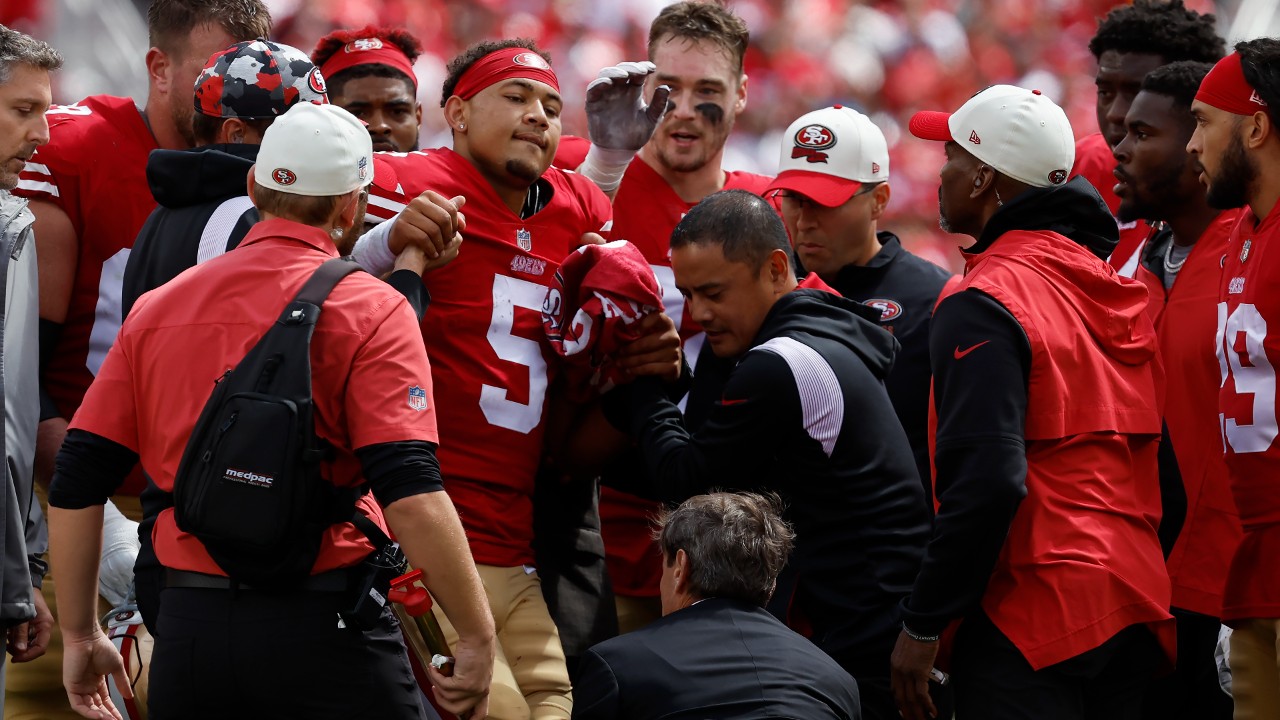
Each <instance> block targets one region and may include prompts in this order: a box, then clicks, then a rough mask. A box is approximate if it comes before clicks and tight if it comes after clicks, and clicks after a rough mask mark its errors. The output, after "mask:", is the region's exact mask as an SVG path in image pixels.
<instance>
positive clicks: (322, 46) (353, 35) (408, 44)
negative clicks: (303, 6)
mask: <svg viewBox="0 0 1280 720" xmlns="http://www.w3.org/2000/svg"><path fill="white" fill-rule="evenodd" d="M365 38H378V39H379V40H382V41H383V42H388V43H391V44H392V45H394V46H396V47H397V48H399V49H400V52H402V53H404V54H405V56H406V57H408V58H409V64H410V65H412V64H413V61H415V60H417V59H418V56H419V55H421V54H422V43H421V42H419V41H418V38H416V37H414V36H413V35H412V34H411V33H410V32H409V31H408V30H405V29H404V28H384V27H377V26H374V25H366V26H365V27H364V28H363V29H360V30H335V31H333V32H331V33H329V34H328V35H325V36H324V37H322V38H320V42H318V43H316V49H315V50H312V51H311V62H313V63H315V65H316V67H320V66H321V65H324V64H325V63H326V62H328V61H329V58H331V57H333V56H334V55H335V54H337V52H338V51H339V50H341V49H342V48H343V46H345V45H346V44H347V43H350V42H355V41H356V40H361V39H365ZM367 77H383V78H393V79H396V80H406V81H408V83H409V84H410V85H411V86H413V87H415V88H416V87H417V86H418V79H417V78H411V77H408V76H407V75H405V74H404V73H403V72H401V71H399V70H397V69H395V68H393V67H391V66H389V65H376V64H371V65H356V66H355V67H349V68H347V69H346V70H342V71H341V72H337V73H334V75H333V77H328V76H326V77H325V79H324V80H325V83H326V84H327V85H328V86H329V92H331V93H333V94H335V95H341V94H342V90H341V88H342V86H343V85H345V84H346V83H347V82H348V81H351V80H359V79H360V78H367Z"/></svg>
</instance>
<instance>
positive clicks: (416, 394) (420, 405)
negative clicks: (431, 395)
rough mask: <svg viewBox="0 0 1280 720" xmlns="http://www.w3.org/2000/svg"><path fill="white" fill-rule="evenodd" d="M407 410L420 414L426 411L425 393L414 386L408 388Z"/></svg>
mask: <svg viewBox="0 0 1280 720" xmlns="http://www.w3.org/2000/svg"><path fill="white" fill-rule="evenodd" d="M409 409H410V410H416V411H418V412H422V411H423V410H426V409H427V391H426V390H423V389H422V388H420V387H418V386H417V385H414V386H413V387H411V388H409Z"/></svg>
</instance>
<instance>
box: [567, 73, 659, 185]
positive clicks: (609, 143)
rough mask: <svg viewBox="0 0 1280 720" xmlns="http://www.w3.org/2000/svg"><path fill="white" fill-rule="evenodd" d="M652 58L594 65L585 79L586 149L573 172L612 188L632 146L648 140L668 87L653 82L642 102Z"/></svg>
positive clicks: (631, 154)
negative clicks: (592, 72) (601, 66)
mask: <svg viewBox="0 0 1280 720" xmlns="http://www.w3.org/2000/svg"><path fill="white" fill-rule="evenodd" d="M655 69H656V68H655V67H654V64H653V63H651V62H649V61H647V60H646V61H644V62H624V63H619V64H617V65H614V66H612V67H607V68H605V69H603V70H601V71H600V73H599V75H598V76H597V77H596V79H595V80H592V81H591V84H590V85H587V134H588V136H589V137H590V138H591V149H590V150H588V151H587V157H586V159H585V160H584V161H583V162H582V165H581V166H580V167H579V168H578V173H579V174H581V175H583V176H585V177H586V178H587V179H589V180H591V181H592V182H594V183H595V184H596V185H598V186H599V187H600V189H601V190H603V191H604V192H605V193H607V194H613V192H614V191H616V190H617V189H618V184H619V183H621V182H622V175H623V174H624V173H625V172H626V171H627V166H628V165H630V164H631V159H632V158H633V157H635V154H636V152H637V151H639V150H640V148H642V147H644V144H645V143H647V142H649V138H650V137H652V136H653V131H654V129H655V128H657V127H658V123H659V122H661V121H662V116H663V115H665V114H666V112H667V97H668V96H669V95H670V94H671V88H669V87H667V86H666V85H659V86H658V87H657V89H655V90H654V91H653V97H652V98H651V99H650V102H649V103H648V104H646V103H645V101H644V82H645V79H646V78H648V77H649V76H650V75H652V74H653V72H654V70H655Z"/></svg>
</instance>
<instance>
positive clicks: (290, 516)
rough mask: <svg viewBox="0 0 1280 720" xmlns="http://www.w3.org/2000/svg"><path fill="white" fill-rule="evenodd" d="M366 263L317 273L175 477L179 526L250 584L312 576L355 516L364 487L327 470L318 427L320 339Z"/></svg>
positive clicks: (222, 383) (342, 261) (198, 435)
mask: <svg viewBox="0 0 1280 720" xmlns="http://www.w3.org/2000/svg"><path fill="white" fill-rule="evenodd" d="M359 269H360V268H359V266H357V265H356V264H355V263H354V262H352V261H351V260H350V259H349V258H334V259H331V260H328V261H326V262H325V263H324V264H322V265H321V266H320V268H319V269H317V270H316V271H315V273H314V274H313V275H312V276H311V277H310V278H309V279H308V280H307V282H306V283H305V284H304V285H303V286H302V289H301V290H300V291H299V292H298V295H297V296H296V297H295V298H294V299H293V301H292V302H290V303H289V304H288V306H286V307H285V309H284V312H282V313H281V314H280V317H279V319H277V320H276V322H275V323H274V324H273V325H272V326H271V328H270V329H269V330H268V331H267V333H266V334H265V335H263V336H262V338H261V339H260V340H259V341H258V343H257V344H256V345H254V346H253V349H251V350H250V351H249V353H248V354H247V355H246V356H245V357H244V359H243V360H242V361H240V363H239V364H238V365H236V367H235V368H234V369H232V370H228V371H227V372H226V374H225V375H223V376H222V377H221V378H220V379H219V380H218V382H217V383H216V385H215V386H214V389H213V394H212V395H210V397H209V400H208V402H206V403H205V406H204V409H203V410H202V411H201V412H200V417H199V419H198V420H197V421H196V426H195V430H194V431H193V432H192V433H191V438H190V440H188V442H187V447H186V449H185V450H184V451H183V454H182V461H181V463H180V464H179V466H178V474H177V476H176V477H175V478H174V483H173V485H174V493H173V499H174V513H175V519H176V520H177V523H178V527H179V528H180V529H182V530H183V531H184V532H188V533H190V534H192V535H194V536H195V537H196V538H197V539H198V540H200V542H201V543H203V544H204V547H205V549H206V550H208V552H209V555H210V557H212V558H213V560H214V562H216V563H217V564H218V567H220V568H222V570H223V571H224V572H226V573H227V575H228V576H229V577H230V578H231V579H233V580H235V581H238V582H240V583H243V584H246V585H252V586H254V587H260V588H264V589H269V588H280V589H284V588H287V587H289V586H290V585H293V584H295V583H298V582H301V581H303V580H305V579H306V578H307V576H308V575H309V574H310V572H311V568H312V566H313V565H314V563H315V560H316V557H317V555H318V554H319V550H320V542H321V539H322V537H323V534H324V531H325V529H326V528H328V527H329V526H330V525H333V524H334V523H337V522H345V521H348V520H351V519H352V516H353V513H354V511H355V501H356V499H357V498H358V497H359V496H360V494H361V490H360V489H343V490H340V489H338V488H335V487H334V486H333V485H332V484H331V483H329V482H328V481H326V480H325V479H324V478H323V477H321V474H320V466H321V463H322V462H323V461H325V460H328V459H331V454H332V452H331V449H330V448H329V447H328V446H327V444H326V443H325V442H324V441H323V440H321V439H320V438H318V437H316V434H315V418H314V404H313V401H312V395H311V336H312V333H313V332H314V331H315V327H316V321H317V320H318V319H319V317H320V308H321V306H322V305H323V304H324V301H325V299H326V298H327V297H328V296H329V293H330V292H331V291H332V290H333V288H334V286H336V285H337V284H338V282H339V281H340V280H342V278H344V277H346V276H347V275H349V274H351V273H353V272H355V271H357V270H359ZM370 524H371V523H370ZM383 537H384V538H385V536H383Z"/></svg>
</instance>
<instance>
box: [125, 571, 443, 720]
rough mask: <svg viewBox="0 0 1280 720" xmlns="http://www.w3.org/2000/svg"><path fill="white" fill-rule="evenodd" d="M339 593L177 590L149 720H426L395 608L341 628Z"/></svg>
mask: <svg viewBox="0 0 1280 720" xmlns="http://www.w3.org/2000/svg"><path fill="white" fill-rule="evenodd" d="M340 598H341V594H338V593H318V592H299V593H290V594H267V593H261V592H255V591H251V590H242V591H229V590H197V589H186V588H169V589H166V590H164V591H163V592H162V602H161V606H160V625H161V626H162V627H163V628H164V632H163V634H162V635H160V636H159V637H157V638H156V641H155V649H154V651H153V653H152V657H151V668H150V673H151V677H150V694H149V697H148V716H149V717H150V718H151V720H199V719H201V718H244V719H246V720H251V719H253V718H263V719H264V720H265V719H266V718H272V719H273V720H274V719H276V718H299V719H302V718H306V719H307V720H324V719H328V718H332V719H333V720H339V719H342V720H347V719H348V718H352V719H354V718H368V720H422V719H423V718H425V717H426V714H425V712H424V710H423V707H422V700H421V698H422V695H421V692H420V691H419V689H418V685H417V683H416V682H415V681H414V678H413V673H412V671H411V670H410V667H409V658H408V655H407V654H406V651H405V648H404V644H403V642H402V640H401V636H400V630H399V626H398V625H397V624H396V621H395V619H394V617H393V616H392V615H391V612H390V611H389V610H387V611H384V613H383V616H382V620H381V622H380V623H379V624H378V626H377V627H376V628H374V629H373V630H366V631H360V630H356V629H354V628H350V627H347V628H339V627H338V615H337V613H338V607H339V605H340Z"/></svg>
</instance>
